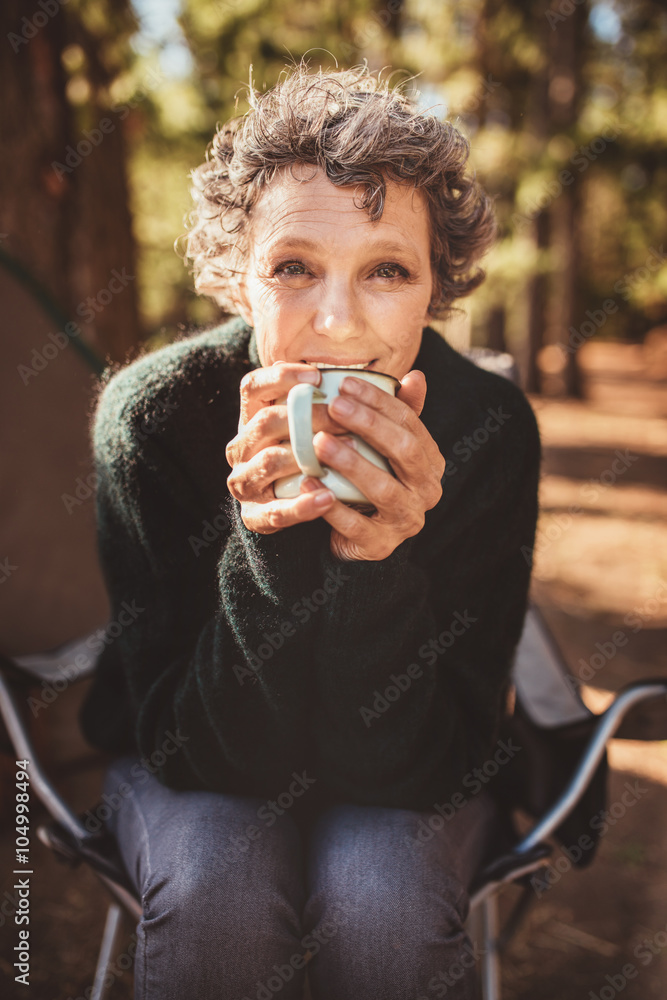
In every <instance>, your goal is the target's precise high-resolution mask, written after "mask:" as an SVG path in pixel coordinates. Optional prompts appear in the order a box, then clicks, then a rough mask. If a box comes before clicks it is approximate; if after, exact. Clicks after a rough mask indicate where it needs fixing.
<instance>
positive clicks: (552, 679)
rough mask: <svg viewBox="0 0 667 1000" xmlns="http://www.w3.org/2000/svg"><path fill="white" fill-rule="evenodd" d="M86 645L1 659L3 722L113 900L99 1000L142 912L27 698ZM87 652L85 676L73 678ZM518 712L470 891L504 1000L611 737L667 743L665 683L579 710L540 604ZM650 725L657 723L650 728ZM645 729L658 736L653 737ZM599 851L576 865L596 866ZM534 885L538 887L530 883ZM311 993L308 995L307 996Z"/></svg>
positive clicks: (69, 666) (491, 973)
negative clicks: (44, 742) (506, 982)
mask: <svg viewBox="0 0 667 1000" xmlns="http://www.w3.org/2000/svg"><path fill="white" fill-rule="evenodd" d="M467 353H468V355H469V356H470V357H471V359H472V360H473V361H474V362H475V363H476V364H478V365H480V366H481V367H484V368H488V369H490V370H493V371H496V372H498V373H499V374H502V375H504V376H505V377H508V378H512V379H516V377H517V372H516V365H515V364H514V362H513V359H512V358H511V357H510V356H509V355H506V354H502V355H498V354H497V353H496V352H492V351H487V350H484V349H476V350H472V351H469V352H467ZM87 639H88V636H85V637H83V638H81V639H78V640H75V641H72V642H69V643H66V644H64V645H61V646H58V647H57V648H54V649H52V650H50V651H48V652H46V653H44V654H38V655H30V656H16V657H13V658H10V657H7V656H3V655H0V714H1V717H2V719H3V721H4V726H5V729H6V734H5V735H4V736H3V734H2V733H0V741H2V743H3V749H5V750H6V751H8V752H9V753H13V754H15V759H17V760H28V761H29V762H30V764H29V771H30V785H31V788H32V791H33V793H34V794H35V795H37V796H38V798H39V799H40V801H41V802H42V803H43V805H44V806H45V808H46V810H47V812H48V813H49V815H50V817H51V820H50V821H49V822H46V823H44V824H42V825H41V826H40V827H39V828H38V831H37V833H38V837H39V839H40V841H41V842H42V843H44V844H45V845H46V846H47V847H49V848H50V849H52V850H53V851H54V852H55V854H56V855H57V856H58V857H59V858H61V859H62V860H64V861H66V862H68V863H69V864H71V865H77V864H79V863H81V862H82V861H83V862H85V863H86V864H87V865H89V867H90V868H91V869H92V871H93V872H94V873H95V874H96V875H97V877H98V878H99V879H100V881H101V882H102V883H103V885H104V886H105V888H106V889H107V890H108V892H109V894H110V896H111V901H110V903H109V906H108V911H107V917H106V924H105V928H104V933H103V937H102V943H101V947H100V952H99V957H98V962H97V968H96V971H95V979H94V985H93V990H92V994H91V1000H102V998H103V997H105V996H106V994H107V993H108V988H107V987H108V983H109V978H110V977H109V976H108V970H109V967H110V964H111V963H112V962H113V959H114V955H115V954H116V953H117V949H118V945H119V941H120V935H121V933H122V931H123V915H124V914H125V915H127V916H128V917H129V918H130V919H131V921H133V922H134V923H135V924H136V922H138V921H139V919H140V918H141V913H142V909H141V903H140V900H139V899H138V897H137V894H136V892H135V890H134V888H133V886H132V884H131V881H130V879H129V877H128V875H127V872H126V871H125V869H124V867H123V863H122V860H121V858H120V855H119V852H118V849H117V845H116V843H115V840H114V839H113V837H112V836H111V835H110V834H109V832H108V831H106V830H105V828H104V827H102V829H101V830H99V831H98V832H97V833H91V832H90V831H89V830H88V829H87V828H86V826H85V825H84V822H83V819H82V817H81V816H79V815H77V814H76V813H75V812H74V811H73V809H72V808H71V807H70V806H69V805H68V804H67V803H66V802H65V801H64V800H63V799H62V797H61V796H60V795H59V794H58V792H57V791H56V789H55V787H54V785H53V783H52V781H51V780H50V778H49V776H48V774H47V770H46V769H45V768H44V766H43V764H42V762H41V761H40V759H39V756H38V754H37V753H36V752H35V748H34V746H33V745H32V742H31V739H30V735H29V726H28V723H27V697H28V695H29V694H30V691H31V688H32V687H33V686H34V685H36V684H41V683H43V682H44V681H46V682H49V683H51V684H52V685H54V687H55V688H56V689H58V685H59V684H62V683H63V680H65V681H66V682H67V683H70V682H71V680H72V679H73V678H74V677H76V679H77V680H78V679H83V678H84V677H86V676H90V674H91V673H92V672H93V671H94V669H95V664H94V662H93V661H92V659H91V655H90V644H89V643H88V642H87ZM79 652H83V653H84V660H83V662H87V664H88V666H87V667H85V668H84V669H78V667H77V668H76V669H73V664H74V663H75V662H76V663H78V662H81V661H80V660H78V661H77V654H78V653H79ZM512 681H513V684H512V693H513V695H514V709H513V713H512V714H511V715H509V716H508V718H507V720H506V730H505V734H504V735H506V736H508V737H509V736H511V737H512V738H515V739H516V741H517V744H518V745H519V746H521V747H522V752H521V753H517V754H516V755H515V757H514V758H513V759H512V760H511V761H510V762H509V763H508V764H506V765H503V767H502V769H501V771H500V772H499V774H498V776H497V780H498V782H499V790H500V792H501V798H502V803H503V810H502V819H501V823H500V826H499V834H498V840H497V842H496V844H495V845H494V848H493V855H492V856H491V857H488V858H486V859H485V863H484V865H483V867H482V868H481V870H480V871H479V872H478V873H477V875H476V877H475V879H474V882H473V885H472V886H471V892H470V895H471V906H470V916H469V930H470V933H471V936H472V937H473V938H474V939H476V940H478V941H479V942H480V945H481V947H480V952H481V954H482V960H481V962H480V965H479V967H478V973H479V981H480V990H481V995H482V996H483V1000H500V955H501V952H502V949H503V948H504V946H505V945H506V944H507V942H508V941H509V940H510V938H511V935H512V934H513V933H514V931H515V930H516V928H517V926H518V925H519V921H520V919H521V917H522V916H523V914H524V913H525V912H526V909H527V907H528V905H529V903H530V902H531V901H534V900H536V899H537V894H536V893H535V892H534V891H533V885H534V884H535V882H534V880H535V879H536V878H540V877H542V876H543V874H544V873H545V871H546V867H547V860H546V859H547V858H548V857H549V856H550V854H551V852H552V849H553V841H554V840H555V841H557V842H560V843H561V844H563V845H570V844H572V843H575V842H576V841H577V839H578V835H579V833H580V831H581V830H582V829H585V830H587V831H588V832H589V833H590V834H591V837H593V834H592V833H591V831H590V829H589V827H588V819H589V818H590V816H591V815H592V814H594V813H595V812H597V811H599V810H600V809H602V808H603V807H604V804H605V792H606V746H607V741H608V740H609V739H610V738H611V737H612V736H614V735H615V736H616V737H624V738H628V739H645V738H649V739H658V738H659V739H665V738H667V710H665V705H666V703H667V680H665V679H656V680H652V679H648V680H642V681H638V682H636V683H633V684H631V685H629V686H628V687H626V688H624V689H623V690H622V691H621V692H620V693H619V694H618V695H617V696H616V698H615V700H614V702H613V704H612V705H611V706H610V707H609V708H608V709H607V710H606V711H605V712H603V713H601V714H600V715H595V714H593V713H592V712H591V711H590V710H589V709H588V708H587V707H586V705H585V704H584V702H583V701H582V699H581V697H580V695H579V691H578V687H577V684H576V682H575V681H574V680H573V678H572V677H571V675H570V674H569V672H568V668H567V664H566V662H565V660H564V657H563V656H562V654H561V652H560V650H559V649H558V647H557V645H556V643H555V641H554V639H553V636H552V635H551V633H550V631H549V629H548V627H547V625H546V622H545V620H544V618H543V616H542V614H541V613H540V611H539V610H538V608H537V607H535V606H534V605H533V606H530V607H529V610H528V613H527V615H526V621H525V626H524V630H523V634H522V637H521V640H520V642H519V645H518V648H517V652H516V656H515V662H514V666H513V674H512ZM642 704H646V705H651V706H655V705H657V707H658V710H659V714H658V719H657V723H656V722H655V720H653V721H651V720H650V719H648V718H647V717H646V716H642V715H640V714H638V712H639V708H638V706H640V705H642ZM649 723H650V724H649ZM647 729H648V730H650V731H648V732H647ZM515 810H522V811H523V812H524V813H525V815H526V816H527V817H530V818H531V819H532V820H533V821H534V825H533V827H532V829H531V831H530V832H529V833H528V834H523V835H522V834H521V833H520V832H519V831H518V830H517V828H516V822H515V817H514V816H513V812H514V811H515ZM594 848H595V844H594V843H593V847H592V848H591V849H589V850H587V851H586V852H585V853H582V855H581V857H580V858H578V859H577V860H573V862H572V863H573V865H575V866H580V867H583V866H585V865H587V864H590V862H591V860H592V858H593V855H594V853H595V850H594ZM531 881H532V885H531ZM511 883H514V884H517V885H519V886H522V887H523V892H522V894H521V897H520V899H519V902H518V903H517V905H516V907H515V909H514V911H513V913H512V915H511V916H510V918H509V920H508V921H507V923H506V924H505V927H504V929H503V931H502V933H501V931H500V927H499V913H498V899H499V895H500V893H501V891H502V890H503V888H504V887H505V886H507V885H509V884H511ZM306 992H307V993H308V990H307V991H306Z"/></svg>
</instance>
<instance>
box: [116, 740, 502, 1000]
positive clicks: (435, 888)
mask: <svg viewBox="0 0 667 1000" xmlns="http://www.w3.org/2000/svg"><path fill="white" fill-rule="evenodd" d="M121 788H122V794H119V789H121ZM128 788H129V791H128ZM104 791H105V793H106V795H107V800H106V801H107V802H110V803H112V804H113V809H108V810H107V811H111V815H110V816H108V817H106V816H105V819H106V824H107V826H108V827H109V828H110V829H111V830H112V831H113V832H114V834H115V836H116V838H117V840H118V843H119V846H120V851H121V854H122V856H123V860H124V862H125V865H126V867H127V870H128V872H129V874H130V877H131V879H132V881H133V883H134V885H135V886H136V888H137V891H138V893H139V895H140V897H141V901H142V906H143V916H142V919H141V921H140V922H139V924H138V926H137V932H136V933H137V939H136V953H135V959H134V984H135V994H134V995H135V1000H214V998H215V1000H271V998H273V997H274V996H279V997H280V998H281V1000H302V998H303V992H304V983H305V976H306V968H307V974H308V981H309V987H310V990H311V994H312V998H313V1000H430V998H433V997H449V998H451V1000H474V997H475V993H474V982H475V968H474V966H475V964H476V962H477V960H478V957H479V956H478V955H477V953H476V951H475V948H474V947H473V945H472V944H471V942H470V940H469V938H468V936H467V934H466V932H465V930H464V923H465V920H466V917H467V913H468V908H469V900H468V891H467V890H468V886H469V884H470V880H471V879H472V877H473V875H474V873H475V871H476V870H477V868H478V867H479V864H480V862H481V860H482V858H483V857H484V855H485V852H486V851H487V850H488V848H489V846H490V844H491V843H492V841H493V837H494V831H495V822H496V819H497V813H496V806H495V804H494V801H493V799H492V798H491V797H490V796H489V795H488V793H487V792H486V791H484V790H482V791H480V792H478V793H477V794H476V795H474V796H471V797H470V798H468V800H467V801H466V803H465V805H464V806H463V807H462V808H459V809H458V810H456V811H454V810H453V808H452V807H450V810H449V811H447V810H441V811H440V812H436V811H433V812H417V811H413V810H409V809H393V808H384V807H377V806H359V805H352V804H338V805H334V806H327V807H323V808H322V809H321V811H320V812H319V813H318V814H317V815H316V816H315V818H314V820H313V821H312V822H311V823H308V824H306V825H305V826H304V825H302V824H300V823H298V822H296V821H295V818H294V816H293V815H292V814H291V813H290V809H289V807H288V806H287V803H286V801H283V803H282V804H283V806H287V807H286V808H282V807H280V806H278V804H277V803H273V804H269V803H267V802H265V801H262V800H260V799H256V798H251V797H245V796H238V795H227V794H219V793H217V792H202V791H185V792H184V791H173V790H172V789H169V788H166V787H165V786H164V785H162V784H161V783H160V782H159V781H158V780H157V778H156V777H155V776H154V775H150V774H149V773H148V772H147V771H146V770H145V769H142V768H140V767H137V760H136V758H133V757H121V758H118V759H117V760H115V761H113V762H112V764H111V766H110V767H109V768H108V770H107V773H106V777H105V787H104ZM293 791H294V794H295V795H297V794H298V789H297V786H295V788H294V789H293ZM303 794H307V791H305V792H304V793H303ZM279 798H282V797H279ZM443 811H444V812H446V813H447V818H445V816H443V815H442V814H441V813H443ZM449 812H453V815H451V817H449ZM295 813H296V810H295Z"/></svg>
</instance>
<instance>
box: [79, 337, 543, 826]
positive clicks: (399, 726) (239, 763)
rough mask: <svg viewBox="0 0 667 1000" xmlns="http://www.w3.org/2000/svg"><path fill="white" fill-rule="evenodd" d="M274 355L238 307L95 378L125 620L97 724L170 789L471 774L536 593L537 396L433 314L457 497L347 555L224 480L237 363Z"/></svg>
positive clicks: (424, 801)
mask: <svg viewBox="0 0 667 1000" xmlns="http://www.w3.org/2000/svg"><path fill="white" fill-rule="evenodd" d="M259 364H260V361H259V357H258V355H257V349H256V343H255V336H254V332H253V331H252V329H251V328H250V327H248V326H247V325H246V324H245V323H244V322H243V321H242V320H240V319H238V318H236V319H233V320H231V321H229V322H228V323H226V324H224V325H222V326H219V327H217V328H215V329H212V330H208V331H205V332H204V333H200V334H199V335H195V336H193V337H191V338H189V339H183V340H180V341H178V342H176V343H174V344H171V345H169V346H167V347H164V348H162V349H160V350H157V351H155V352H153V353H151V354H148V355H146V356H144V357H141V358H139V359H138V360H136V361H134V362H133V363H132V364H130V365H127V366H126V367H125V368H123V369H121V370H120V371H118V372H116V373H115V374H114V375H113V377H111V378H110V380H109V381H108V384H107V385H106V386H105V387H104V389H103V391H102V393H101V396H100V400H99V404H98V407H97V411H96V415H95V420H94V427H93V446H94V454H95V461H96V471H97V473H98V493H97V516H98V540H99V553H100V558H101V564H102V569H103V572H104V576H105V580H106V584H107V588H108V591H109V595H110V599H111V602H112V620H113V622H114V623H115V622H118V624H116V625H115V626H114V627H113V628H112V629H111V630H110V633H111V634H109V636H108V640H107V645H106V646H105V648H104V650H103V652H102V654H101V656H100V660H99V664H98V672H97V675H96V678H95V681H94V683H93V686H92V688H91V691H90V693H89V695H88V697H87V700H86V702H85V704H84V706H83V709H82V713H81V723H82V727H83V731H84V734H85V736H86V737H87V739H88V740H89V741H90V743H92V744H93V745H95V746H97V747H99V748H101V749H103V750H106V751H107V752H109V753H111V754H121V753H126V752H127V753H133V754H134V753H136V754H139V755H141V756H144V757H146V758H149V760H151V762H152V767H157V766H158V765H159V767H158V770H157V773H158V777H159V778H160V780H161V781H162V782H164V783H165V784H167V785H169V786H171V787H174V788H182V789H185V788H202V789H212V790H219V791H227V792H233V793H238V794H248V795H251V794H252V795H257V796H260V797H266V798H268V799H274V798H275V797H276V795H278V794H279V793H280V792H287V791H288V789H289V787H290V784H292V785H293V783H294V775H295V773H296V774H298V775H303V772H304V771H305V772H306V774H307V778H308V779H309V780H310V782H311V784H310V785H309V789H308V791H307V793H306V794H304V796H303V799H308V800H309V803H310V805H315V804H316V803H318V802H320V801H321V802H325V801H330V800H333V799H340V800H344V801H350V802H359V803H367V804H376V805H385V806H393V807H403V808H414V809H422V808H423V809H426V808H429V807H431V806H433V804H435V803H436V802H440V801H442V800H443V799H444V798H449V797H450V796H451V795H452V794H453V793H454V792H456V791H461V792H463V793H464V794H465V787H462V784H461V782H462V779H463V778H464V776H465V775H466V774H467V773H468V772H469V771H470V770H471V769H472V768H474V767H476V766H479V765H481V764H482V763H483V762H484V761H485V760H486V759H487V757H488V756H489V754H490V753H492V752H493V749H494V744H495V741H496V739H497V738H498V728H499V724H500V721H501V718H502V715H503V713H504V705H505V700H506V695H507V690H508V685H509V673H510V668H511V662H512V655H513V651H514V649H515V647H516V644H517V642H518V640H519V636H520V633H521V628H522V624H523V619H524V614H525V610H526V604H527V592H528V584H529V577H530V563H531V550H532V546H533V541H534V532H535V524H536V518H537V487H538V477H539V464H540V443H539V435H538V430H537V424H536V421H535V417H534V415H533V411H532V409H531V407H530V405H529V403H528V401H527V399H526V397H525V396H524V394H523V393H522V392H521V390H520V389H518V388H517V387H516V386H515V385H513V384H512V383H511V382H509V381H507V380H506V379H503V378H501V377H500V376H498V375H495V374H492V373H490V372H487V371H484V370H482V369H480V368H478V367H476V366H475V365H474V364H472V363H471V362H470V361H468V360H467V359H465V358H463V357H462V356H461V355H459V354H458V353H457V352H456V351H455V350H453V349H452V348H451V347H450V346H449V345H448V344H447V343H446V342H445V341H444V340H443V339H442V338H441V337H440V336H439V335H438V334H437V333H436V332H435V331H434V330H432V329H431V328H426V329H425V330H424V332H423V337H422V344H421V348H420V352H419V355H418V357H417V359H416V361H415V363H414V366H413V367H415V368H418V369H421V370H422V371H423V372H424V373H425V375H426V380H427V386H428V389H427V395H426V402H425V406H424V409H423V412H422V414H421V419H422V420H423V421H424V423H425V425H426V426H427V428H428V429H429V431H430V433H431V434H432V435H433V437H434V439H435V440H436V442H437V443H438V445H439V447H440V450H441V452H442V454H443V455H444V457H445V459H446V461H447V469H446V473H445V476H444V480H443V496H442V499H441V500H440V502H439V503H438V505H437V506H436V507H435V508H434V509H433V510H430V511H428V512H427V514H426V524H425V526H424V528H423V529H422V531H421V532H420V533H419V535H417V536H415V537H414V538H411V539H408V540H406V541H405V542H403V543H402V544H401V545H399V546H398V548H397V549H396V550H395V551H394V552H393V553H392V555H390V556H389V557H388V558H387V559H385V560H383V561H381V562H342V561H340V560H338V559H336V558H334V557H333V556H332V555H331V553H330V550H329V533H330V527H329V525H328V524H327V523H326V522H325V521H323V520H322V519H321V518H319V519H318V520H316V521H314V522H309V523H307V524H301V525H296V526H294V527H291V528H287V529H285V530H283V531H279V532H277V533H276V534H274V535H260V534H257V533H254V532H252V531H249V530H248V529H247V528H246V527H245V525H244V524H243V522H242V520H241V517H240V514H239V511H240V505H239V503H238V502H237V501H236V500H234V499H233V498H231V496H230V494H229V492H228V489H227V484H226V480H227V476H228V475H229V472H230V468H229V466H228V464H227V461H226V459H225V446H226V444H227V442H228V441H229V440H230V439H231V438H232V437H234V436H235V434H236V433H237V429H238V419H239V389H238V387H239V381H240V379H241V378H242V376H243V375H244V373H245V372H247V371H248V370H249V369H251V368H256V367H258V366H259ZM123 609H124V610H123ZM128 609H131V610H130V611H128ZM169 734H173V736H175V737H176V738H177V742H178V743H179V744H180V745H179V746H178V748H177V749H174V747H175V744H174V743H173V742H170V740H171V736H170V735H169ZM293 787H294V785H293Z"/></svg>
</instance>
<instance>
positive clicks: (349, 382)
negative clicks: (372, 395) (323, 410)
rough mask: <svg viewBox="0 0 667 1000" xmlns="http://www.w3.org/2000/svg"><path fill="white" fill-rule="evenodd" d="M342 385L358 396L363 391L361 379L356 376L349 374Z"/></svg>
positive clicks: (346, 390)
mask: <svg viewBox="0 0 667 1000" xmlns="http://www.w3.org/2000/svg"><path fill="white" fill-rule="evenodd" d="M340 387H341V389H343V390H344V391H345V392H350V393H352V394H353V395H354V396H357V395H358V394H359V393H360V392H361V382H360V381H359V379H357V378H354V376H350V375H348V376H347V378H344V379H343V381H342V382H341V384H340Z"/></svg>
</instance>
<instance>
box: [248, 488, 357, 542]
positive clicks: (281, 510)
mask: <svg viewBox="0 0 667 1000" xmlns="http://www.w3.org/2000/svg"><path fill="white" fill-rule="evenodd" d="M337 502H338V501H337V500H336V498H335V497H334V495H333V493H332V492H331V490H317V492H315V493H300V494H299V496H298V497H295V498H294V499H293V500H270V501H269V502H268V503H253V502H251V503H245V504H243V506H242V508H241V517H242V518H243V523H244V524H245V526H246V527H247V528H249V529H250V531H256V532H258V533H259V534H261V535H272V534H274V533H275V532H276V531H282V529H283V528H289V527H291V525H293V524H301V523H302V522H303V521H314V520H315V519H316V518H318V517H321V516H322V514H323V513H324V512H326V511H327V510H328V509H329V508H330V507H331V506H332V505H333V504H334V503H337Z"/></svg>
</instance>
